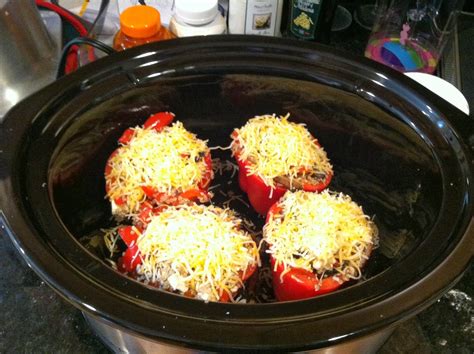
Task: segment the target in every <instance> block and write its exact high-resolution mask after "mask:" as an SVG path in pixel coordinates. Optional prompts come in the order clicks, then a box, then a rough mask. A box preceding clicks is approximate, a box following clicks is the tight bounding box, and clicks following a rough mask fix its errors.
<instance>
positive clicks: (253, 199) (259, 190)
mask: <svg viewBox="0 0 474 354" xmlns="http://www.w3.org/2000/svg"><path fill="white" fill-rule="evenodd" d="M288 117H289V115H287V116H285V117H276V116H275V115H263V116H257V117H254V118H252V119H250V120H249V121H248V122H247V124H245V125H244V126H243V127H242V128H240V129H235V130H234V131H233V133H232V135H231V137H232V143H231V149H232V154H233V156H234V157H235V158H236V159H237V163H238V165H239V185H240V188H241V189H242V190H243V191H244V192H246V193H247V195H248V198H249V201H250V204H251V205H252V207H253V208H254V209H255V210H256V211H257V212H258V213H259V214H262V215H265V214H266V213H267V211H268V209H269V208H270V206H271V205H273V204H274V203H275V202H276V201H277V200H278V199H280V198H281V196H282V195H283V194H285V192H286V191H287V190H292V191H294V190H305V191H311V192H318V191H321V190H323V189H325V188H326V187H327V186H328V184H329V183H330V181H331V178H332V176H333V169H332V166H331V164H330V162H329V159H328V157H327V155H326V152H325V151H324V149H323V148H322V147H321V146H320V144H319V143H318V140H317V139H315V138H314V137H313V136H312V135H311V133H310V132H309V131H308V130H307V129H306V127H305V126H304V125H303V124H297V123H294V122H290V121H288Z"/></svg>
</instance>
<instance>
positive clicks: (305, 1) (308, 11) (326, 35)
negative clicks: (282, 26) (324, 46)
mask: <svg viewBox="0 0 474 354" xmlns="http://www.w3.org/2000/svg"><path fill="white" fill-rule="evenodd" d="M336 8H337V0H290V1H289V7H288V25H287V36H290V37H294V38H298V39H302V40H307V41H315V42H321V43H329V41H330V37H331V26H332V21H333V19H334V14H335V12H336Z"/></svg>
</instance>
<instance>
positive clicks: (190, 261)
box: [118, 204, 259, 302]
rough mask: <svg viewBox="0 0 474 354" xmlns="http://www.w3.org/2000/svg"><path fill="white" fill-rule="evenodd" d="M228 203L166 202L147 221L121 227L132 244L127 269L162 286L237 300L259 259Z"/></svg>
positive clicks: (122, 265)
mask: <svg viewBox="0 0 474 354" xmlns="http://www.w3.org/2000/svg"><path fill="white" fill-rule="evenodd" d="M241 223H242V221H241V220H240V219H238V218H237V217H236V216H235V214H234V213H233V212H232V211H231V210H229V209H221V208H218V207H215V206H205V205H198V204H192V205H179V206H169V207H165V208H164V209H163V210H161V211H160V212H158V213H157V214H153V215H152V216H150V218H149V219H148V223H147V224H144V225H143V227H135V226H123V227H121V228H119V230H118V233H119V235H120V237H121V239H122V240H123V241H124V243H125V244H126V245H127V250H126V251H125V252H124V253H123V255H122V257H121V258H120V259H119V261H118V268H119V270H120V271H122V272H124V273H128V274H129V275H131V276H133V277H135V278H137V279H138V280H139V281H143V282H145V283H146V284H149V285H152V286H156V287H157V288H159V289H162V290H166V291H170V292H174V293H177V294H181V295H184V296H187V297H192V298H196V299H201V300H204V301H218V302H229V301H234V300H235V298H236V296H237V295H238V294H239V291H240V289H241V288H242V287H243V286H244V282H245V281H246V280H247V279H248V278H249V277H250V276H251V275H252V274H253V273H254V272H255V270H256V269H257V267H258V265H259V253H258V247H257V245H256V243H255V242H254V241H253V239H252V237H251V236H250V235H249V234H248V233H247V232H245V231H244V230H243V229H242V228H241Z"/></svg>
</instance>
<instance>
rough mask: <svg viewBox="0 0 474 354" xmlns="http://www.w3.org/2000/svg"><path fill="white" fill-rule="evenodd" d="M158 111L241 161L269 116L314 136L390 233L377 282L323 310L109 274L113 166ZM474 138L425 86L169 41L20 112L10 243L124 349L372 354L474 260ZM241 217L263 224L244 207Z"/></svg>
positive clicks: (7, 198) (324, 56) (291, 51)
mask: <svg viewBox="0 0 474 354" xmlns="http://www.w3.org/2000/svg"><path fill="white" fill-rule="evenodd" d="M158 111H172V112H174V113H175V114H176V117H177V119H178V120H180V121H182V122H183V123H184V125H185V126H186V127H187V129H189V130H191V131H193V132H195V133H196V134H197V135H198V136H199V137H200V138H203V139H206V140H208V144H209V145H210V146H222V147H224V146H228V145H229V143H230V137H229V135H230V133H231V132H232V130H233V129H234V128H235V127H240V126H242V125H243V124H245V122H246V121H247V120H248V119H249V118H251V117H253V116H255V115H259V114H266V113H269V114H272V113H275V114H286V113H289V114H290V117H291V118H290V119H292V120H294V121H296V122H300V123H304V124H306V126H307V127H308V129H309V130H310V131H311V132H312V133H313V134H314V135H315V136H317V137H318V139H319V141H320V143H321V145H323V146H324V148H325V150H326V151H327V154H328V156H329V157H330V159H331V162H332V163H333V165H334V171H335V175H334V180H333V182H332V183H331V185H330V188H331V189H332V190H336V191H341V192H344V193H347V194H349V195H351V196H352V197H353V199H354V200H355V201H357V202H358V203H359V204H360V205H362V206H363V208H364V211H366V213H367V214H368V215H371V216H372V217H373V218H374V222H375V223H376V224H377V226H378V228H379V230H380V241H379V246H378V248H377V249H376V250H375V251H374V254H373V256H372V257H371V259H370V261H369V262H368V264H367V266H366V267H365V268H364V271H363V278H362V279H360V280H359V281H357V282H353V283H352V284H350V286H347V287H344V288H343V289H340V290H338V291H335V292H333V293H330V294H327V295H322V296H319V297H316V298H312V299H308V300H302V301H292V302H273V301H270V302H266V303H230V304H223V303H214V302H209V303H206V302H204V301H200V300H194V299H189V298H185V297H181V296H179V295H176V294H172V293H169V292H164V291H161V290H158V289H156V288H153V287H150V286H146V285H144V284H142V283H139V282H137V281H135V280H133V279H131V278H128V277H127V276H125V275H123V274H120V273H119V272H117V271H115V270H114V269H113V268H111V267H110V266H109V265H108V263H107V262H106V260H105V259H104V257H101V255H100V254H99V253H97V252H94V250H93V249H90V248H88V247H86V246H85V245H84V243H83V242H82V240H83V238H84V236H87V235H91V234H93V233H94V232H96V231H97V230H99V229H101V228H103V227H106V226H108V225H110V224H111V222H112V221H111V212H110V205H109V204H108V202H107V200H106V199H105V198H104V196H105V186H104V175H103V173H104V166H105V162H106V159H107V157H108V155H109V154H110V153H111V152H112V151H113V150H114V149H115V147H116V141H117V139H118V137H119V136H120V135H121V133H122V132H123V131H124V130H125V129H126V128H127V127H130V126H136V125H140V124H141V123H142V122H143V121H144V120H145V119H146V118H147V117H148V116H149V115H150V114H152V113H154V112H158ZM473 128H474V124H473V123H472V121H470V120H469V118H468V117H467V116H466V115H465V114H464V113H462V112H461V111H459V110H458V109H457V108H455V107H454V106H451V105H450V104H449V103H447V102H445V101H443V100H442V99H440V98H438V97H437V96H436V95H435V94H433V93H431V92H430V91H428V90H427V89H425V88H423V87H422V86H420V85H418V84H417V83H415V82H413V81H411V80H410V79H409V78H407V77H404V76H403V75H401V74H399V73H397V72H395V71H393V70H391V69H389V68H386V67H384V66H382V65H380V64H377V63H374V62H371V61H369V60H367V59H364V58H359V57H356V56H352V55H349V54H347V53H341V52H338V51H336V50H334V49H331V48H328V47H324V46H319V45H315V44H309V43H303V42H297V43H295V42H294V41H287V40H284V39H275V38H260V37H243V36H242V37H241V36H222V37H213V38H212V39H210V38H207V37H203V38H193V39H178V40H171V41H166V42H160V43H155V44H151V45H147V46H143V47H138V48H135V49H131V50H127V51H124V52H121V53H117V54H113V55H110V56H109V57H107V58H103V59H101V60H98V61H97V62H94V63H92V64H89V65H87V66H85V67H83V68H82V69H80V70H78V71H77V72H75V73H72V74H70V75H68V76H66V77H64V78H62V79H60V80H58V81H56V82H55V83H53V84H51V85H49V86H47V87H46V88H44V89H42V90H41V91H39V92H38V93H36V94H34V95H32V96H30V97H28V98H27V99H25V100H24V101H22V102H21V103H20V104H18V105H17V106H15V107H14V108H13V109H12V110H10V111H9V112H8V114H7V115H6V116H5V118H4V120H3V122H2V129H1V139H0V173H1V174H0V176H1V179H0V191H1V195H2V198H1V204H0V206H1V213H0V222H1V226H2V228H1V232H2V233H3V234H4V235H5V236H7V237H8V238H9V239H10V240H11V242H12V243H13V245H14V247H15V248H16V249H17V250H18V254H19V255H20V256H21V257H22V258H24V259H25V260H26V262H27V263H28V264H29V266H30V267H31V268H32V269H33V270H34V271H35V272H36V273H37V274H38V275H39V276H40V277H41V278H42V279H43V280H44V281H45V282H46V283H47V284H49V285H50V286H51V287H52V288H53V289H55V290H56V291H57V292H58V293H59V294H61V295H62V296H63V297H64V298H66V299H67V300H68V301H69V302H70V303H71V304H72V305H74V306H76V307H77V308H79V309H80V310H81V311H82V312H83V313H84V314H85V316H86V318H87V319H88V321H89V323H90V324H91V326H92V327H93V328H94V329H95V330H96V332H97V333H98V334H99V335H100V336H101V337H102V338H103V340H104V341H105V342H106V343H107V344H108V345H109V346H110V347H111V348H112V349H114V350H116V351H121V350H123V351H133V352H152V351H156V350H158V349H163V350H175V351H178V352H179V351H188V350H204V351H222V350H224V351H233V350H251V351H257V350H258V351H302V350H314V351H321V352H331V353H332V352H338V351H339V352H349V351H353V352H371V351H375V350H376V349H377V348H378V347H379V346H380V345H381V344H382V343H383V341H384V340H385V339H386V338H387V336H388V335H389V334H390V333H391V331H392V330H393V328H394V326H396V325H397V323H399V322H400V321H402V320H405V319H407V318H409V317H411V316H414V315H415V314H417V313H418V312H420V311H421V310H423V309H424V308H426V307H427V306H429V305H430V304H432V303H433V302H434V301H436V300H437V299H438V298H439V297H441V296H442V294H443V293H444V292H446V291H447V290H448V289H449V288H450V287H452V286H453V285H454V284H455V283H456V281H457V280H459V278H460V277H461V276H462V274H463V271H464V270H465V269H466V267H467V265H468V264H469V262H470V260H471V257H472V244H473V240H474V233H473V230H472V211H473V206H472V198H473V186H472V181H471V179H472V176H473V160H472V152H473V143H474V135H473V132H474V129H473ZM216 151H217V150H216ZM216 154H217V155H218V156H219V157H220V158H222V159H229V160H230V159H231V157H230V154H229V152H228V151H225V150H222V151H221V150H219V151H218V152H216ZM233 182H234V181H232V180H229V183H230V184H229V185H230V186H231V187H230V188H234V189H233V191H234V192H235V193H239V190H238V185H237V184H236V183H233ZM221 202H222V201H219V200H216V203H217V204H218V203H221ZM235 209H236V210H237V211H238V212H239V213H241V214H242V215H244V216H245V217H248V218H249V219H251V220H253V221H254V222H255V224H256V225H261V223H262V219H261V218H259V217H258V216H257V215H256V214H255V213H253V212H252V211H251V210H250V209H248V208H247V207H246V206H245V205H244V204H239V205H236V206H235Z"/></svg>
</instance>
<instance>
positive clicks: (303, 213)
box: [263, 190, 378, 301]
mask: <svg viewBox="0 0 474 354" xmlns="http://www.w3.org/2000/svg"><path fill="white" fill-rule="evenodd" d="M263 238H264V240H265V242H266V244H267V246H268V249H267V253H269V255H270V260H271V267H272V275H273V288H274V291H275V296H276V298H277V300H279V301H289V300H301V299H306V298H310V297H314V296H317V295H320V294H324V293H328V292H331V291H334V290H336V289H337V288H339V287H340V286H341V285H343V284H344V283H346V282H348V281H349V280H351V279H359V278H360V277H361V274H362V273H361V271H362V268H363V267H364V265H365V263H366V262H367V260H368V258H369V256H370V254H371V252H372V249H373V248H374V246H375V245H376V244H377V240H378V231H377V227H376V226H375V224H374V223H373V222H372V220H371V219H370V218H369V217H368V216H366V215H365V214H364V213H363V211H362V208H361V207H360V206H359V205H357V204H356V203H355V202H353V201H352V200H351V198H350V197H349V196H347V195H344V194H342V193H333V192H330V191H328V190H325V191H323V192H321V193H309V192H305V191H296V192H288V193H286V194H285V195H284V196H283V197H282V198H281V199H280V200H279V201H278V202H277V203H275V204H274V205H273V206H272V207H271V208H270V210H269V212H268V214H267V220H266V224H265V226H264V229H263Z"/></svg>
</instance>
